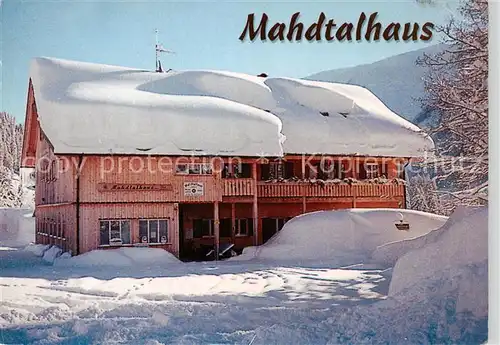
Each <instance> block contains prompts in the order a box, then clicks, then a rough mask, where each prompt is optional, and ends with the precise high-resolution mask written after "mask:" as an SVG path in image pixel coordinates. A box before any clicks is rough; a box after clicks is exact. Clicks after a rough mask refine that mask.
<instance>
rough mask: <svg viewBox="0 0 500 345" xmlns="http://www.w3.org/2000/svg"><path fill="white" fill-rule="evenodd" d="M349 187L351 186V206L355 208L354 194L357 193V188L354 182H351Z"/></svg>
mask: <svg viewBox="0 0 500 345" xmlns="http://www.w3.org/2000/svg"><path fill="white" fill-rule="evenodd" d="M351 188H352V208H356V196H357V193H358V188H357V186H356V184H352V185H351Z"/></svg>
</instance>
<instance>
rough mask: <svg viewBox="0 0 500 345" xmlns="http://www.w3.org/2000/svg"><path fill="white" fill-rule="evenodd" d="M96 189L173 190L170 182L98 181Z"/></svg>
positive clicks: (108, 190) (111, 190)
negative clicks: (130, 182) (132, 182)
mask: <svg viewBox="0 0 500 345" xmlns="http://www.w3.org/2000/svg"><path fill="white" fill-rule="evenodd" d="M97 189H98V190H99V191H100V192H117V191H128V192H132V191H169V192H171V191H173V190H174V188H173V186H172V185H171V184H128V183H99V184H98V185H97Z"/></svg>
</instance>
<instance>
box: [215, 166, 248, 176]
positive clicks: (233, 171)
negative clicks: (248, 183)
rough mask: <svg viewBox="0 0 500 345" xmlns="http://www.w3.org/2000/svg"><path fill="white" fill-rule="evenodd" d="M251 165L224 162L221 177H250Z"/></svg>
mask: <svg viewBox="0 0 500 345" xmlns="http://www.w3.org/2000/svg"><path fill="white" fill-rule="evenodd" d="M251 177H252V166H251V165H250V164H248V163H239V164H232V163H229V164H224V168H223V169H222V178H251Z"/></svg>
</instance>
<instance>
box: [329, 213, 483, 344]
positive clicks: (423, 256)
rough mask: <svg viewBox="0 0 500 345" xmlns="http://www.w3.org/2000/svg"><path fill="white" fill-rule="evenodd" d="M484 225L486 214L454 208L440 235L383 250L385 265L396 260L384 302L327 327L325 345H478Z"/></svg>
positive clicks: (332, 321)
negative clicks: (328, 343)
mask: <svg viewBox="0 0 500 345" xmlns="http://www.w3.org/2000/svg"><path fill="white" fill-rule="evenodd" d="M487 224H488V209H487V208H486V207H481V208H476V207H467V208H458V209H457V210H456V211H455V212H454V213H453V214H452V215H451V216H450V218H449V219H448V221H447V222H446V223H445V224H444V225H443V226H442V227H441V228H439V229H437V230H434V231H431V232H430V233H428V234H427V235H422V236H421V237H419V238H416V239H413V240H403V241H400V242H395V243H391V244H388V245H386V246H384V248H386V253H389V250H393V251H394V253H393V254H392V255H389V257H391V258H396V257H397V256H399V255H401V258H400V259H399V260H397V263H396V266H395V267H394V269H393V275H392V280H391V283H390V287H389V296H388V298H387V299H385V300H383V301H379V302H377V303H374V304H372V305H366V306H357V307H355V308H352V309H348V310H344V311H343V312H341V313H337V314H336V315H335V316H332V317H330V318H329V319H328V320H326V321H325V324H326V325H327V326H329V327H330V328H332V329H334V330H335V331H334V333H333V334H332V340H331V343H332V344H337V343H349V344H484V343H485V341H486V340H487V336H488V259H487V255H488V246H487V242H488V241H487V236H488V235H487V234H488V227H487ZM404 252H406V254H405V253H404ZM353 325H355V327H353Z"/></svg>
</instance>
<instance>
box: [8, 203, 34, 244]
mask: <svg viewBox="0 0 500 345" xmlns="http://www.w3.org/2000/svg"><path fill="white" fill-rule="evenodd" d="M0 241H1V243H2V245H4V246H12V247H19V246H25V245H27V244H28V243H30V242H34V241H35V218H33V210H30V209H24V208H0Z"/></svg>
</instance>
